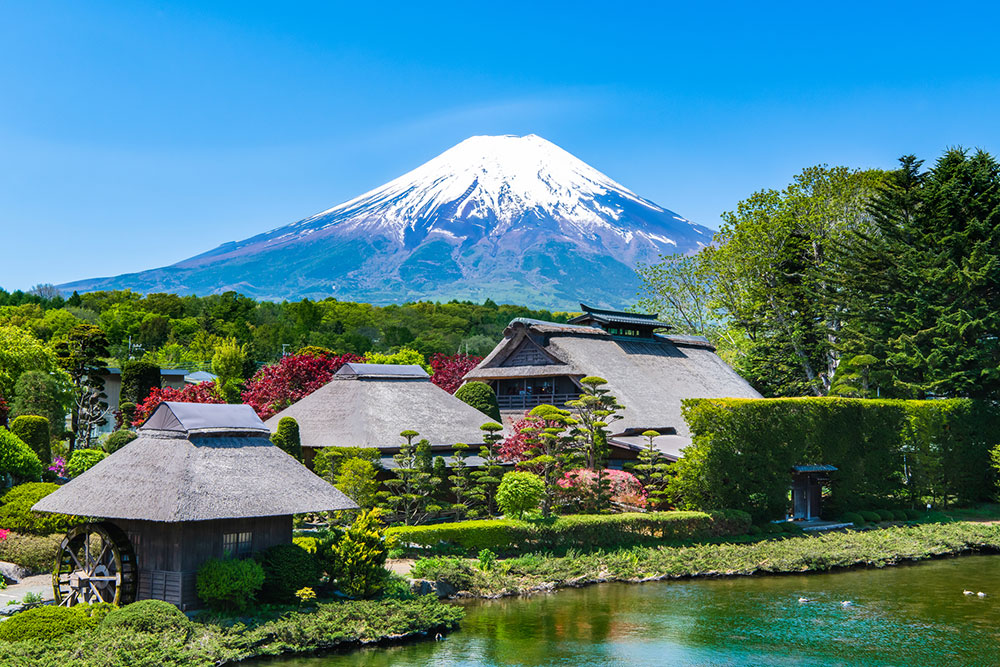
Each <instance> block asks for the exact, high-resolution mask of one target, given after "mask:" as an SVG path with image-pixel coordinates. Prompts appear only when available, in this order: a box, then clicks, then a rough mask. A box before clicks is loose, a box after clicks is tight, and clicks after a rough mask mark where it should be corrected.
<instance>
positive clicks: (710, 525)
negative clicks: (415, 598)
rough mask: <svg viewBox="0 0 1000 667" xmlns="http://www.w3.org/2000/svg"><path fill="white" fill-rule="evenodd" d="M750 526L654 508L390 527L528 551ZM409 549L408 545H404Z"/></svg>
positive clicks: (743, 518)
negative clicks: (649, 510) (645, 510)
mask: <svg viewBox="0 0 1000 667" xmlns="http://www.w3.org/2000/svg"><path fill="white" fill-rule="evenodd" d="M749 530H750V515H749V514H747V513H746V512H738V511H719V512H711V513H705V512H648V513H627V514H609V515H601V514H593V515H586V514H580V515H571V516H560V517H555V518H553V519H548V520H541V521H515V520H513V519H487V520H481V521H462V522H458V523H444V524H436V525H429V526H396V527H393V528H389V529H388V530H387V531H386V536H387V537H391V538H393V539H394V540H395V541H397V543H398V544H400V545H413V546H415V547H417V548H418V549H438V550H441V549H442V547H443V550H445V551H449V550H450V551H452V552H461V553H465V554H468V555H475V554H478V553H479V551H480V550H482V549H490V550H492V551H495V552H498V553H516V552H520V551H528V550H562V549H581V548H586V549H590V548H606V547H607V548H613V547H623V546H634V545H639V544H648V543H651V542H658V541H671V542H674V541H683V540H693V539H704V538H708V537H720V536H726V535H742V534H745V533H747V532H748V531H749ZM404 548H405V546H404Z"/></svg>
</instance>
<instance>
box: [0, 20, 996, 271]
mask: <svg viewBox="0 0 1000 667" xmlns="http://www.w3.org/2000/svg"><path fill="white" fill-rule="evenodd" d="M699 4H703V3H683V4H682V3H672V2H650V3H633V4H628V3H608V2H601V3H587V2H572V3H539V2H533V3H523V4H521V3H510V2H509V3H453V4H452V3H414V2H408V3H401V4H395V3H350V4H349V5H348V4H347V3H335V2H321V3H306V2H295V3H273V4H255V3H250V2H233V3H210V2H191V3H186V2H159V3H149V2H140V1H132V2H118V3H110V2H100V1H94V0H91V1H89V2H86V3H82V2H44V1H39V2H28V3H13V2H0V239H2V242H0V244H2V247H3V249H4V253H3V258H4V259H3V261H2V262H0V286H2V287H4V288H6V289H8V290H10V289H15V288H23V289H26V288H28V287H30V286H31V285H33V284H36V283H43V282H52V283H59V282H63V281H68V280H74V279H82V278H89V277H94V276H99V275H114V274H118V273H123V272H127V271H137V270H141V269H146V268H152V267H154V266H162V265H166V264H170V263H173V262H175V261H178V260H180V259H183V258H186V257H188V256H191V255H194V254H197V253H199V252H202V251H204V250H207V249H209V248H212V247H215V246H216V245H218V244H219V243H222V242H225V241H230V240H237V239H242V238H245V237H248V236H251V235H253V234H256V233H259V232H261V231H265V230H268V229H271V228H274V227H277V226H279V225H282V224H285V223H288V222H292V221H294V220H297V219H299V218H302V217H305V216H307V215H310V214H312V213H315V212H318V211H320V210H323V209H326V208H328V207H330V206H333V205H334V204H337V203H339V202H341V201H343V200H346V199H348V198H350V197H353V196H355V195H357V194H360V193H361V192H363V191H365V190H367V189H370V188H372V187H375V186H377V185H380V184H382V183H383V182H385V181H387V180H389V179H391V178H394V177H396V176H398V175H400V174H401V173H403V172H404V171H407V170H409V169H411V168H413V167H416V166H417V165H419V164H421V163H422V162H424V161H426V160H427V159H430V158H431V157H433V156H435V155H437V154H438V153H440V152H442V151H444V150H445V149H447V148H449V147H450V146H452V145H454V144H456V143H458V142H459V141H461V140H462V139H464V138H466V137H468V136H470V135H473V134H508V133H509V134H527V133H531V132H533V133H536V134H539V135H541V136H543V137H545V138H547V139H549V140H550V141H553V142H555V143H557V144H559V145H560V146H562V147H563V148H565V149H566V150H568V151H570V152H571V153H574V154H575V155H577V156H578V157H580V158H581V159H583V160H584V161H586V162H588V163H590V164H592V165H593V166H594V167H596V168H598V169H600V170H601V171H603V172H605V173H606V174H608V175H609V176H611V177H612V178H614V179H616V180H618V181H620V182H622V183H623V184H625V185H626V186H628V187H629V188H631V189H633V190H635V191H636V192H637V193H639V194H640V195H642V196H645V197H647V198H650V199H652V200H654V201H656V202H657V203H659V204H661V205H663V206H667V207H669V208H671V209H673V210H675V211H677V212H678V213H680V214H682V215H684V216H686V217H688V218H690V219H692V220H695V221H698V222H701V223H703V224H706V225H708V226H710V227H713V228H714V227H717V225H718V222H719V213H720V212H722V211H725V210H730V209H732V208H734V207H735V204H736V202H738V201H739V200H740V199H742V198H744V197H746V196H747V195H749V194H750V193H752V192H753V191H755V190H758V189H761V188H766V187H782V186H783V185H785V184H786V183H787V182H788V181H789V180H790V178H791V177H792V176H793V175H794V174H795V173H796V172H797V171H799V170H801V169H802V168H803V167H806V166H809V165H813V164H819V163H827V164H845V165H849V166H856V167H892V166H893V165H894V164H895V160H896V159H897V158H898V157H899V156H900V155H902V154H904V153H916V154H917V155H918V156H920V157H923V158H925V159H928V160H933V159H934V158H936V157H937V156H938V155H940V153H941V152H942V151H943V150H944V149H945V148H946V147H949V146H955V145H964V146H969V147H981V148H985V149H987V150H989V151H991V152H993V153H1000V123H998V118H1000V56H998V55H997V51H996V35H995V29H996V26H997V25H998V19H1000V16H998V14H1000V11H998V10H997V9H995V8H994V6H993V5H992V4H987V3H982V4H966V3H961V2H949V3H940V2H938V3H933V4H931V3H928V4H920V3H888V2H883V3H871V2H868V3H838V4H836V5H833V4H829V3H801V2H800V3H788V4H783V3H732V4H727V3H712V4H711V6H710V8H707V9H700V8H698V7H696V6H695V5H699ZM361 5H365V6H364V7H362V6H361ZM432 7H433V8H432Z"/></svg>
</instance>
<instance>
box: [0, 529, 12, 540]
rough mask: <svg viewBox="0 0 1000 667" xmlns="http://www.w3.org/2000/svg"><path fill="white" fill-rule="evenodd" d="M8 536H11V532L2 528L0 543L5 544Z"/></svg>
mask: <svg viewBox="0 0 1000 667" xmlns="http://www.w3.org/2000/svg"><path fill="white" fill-rule="evenodd" d="M8 535H10V531H9V530H6V529H4V528H0V542H3V541H4V540H6V539H7V536H8Z"/></svg>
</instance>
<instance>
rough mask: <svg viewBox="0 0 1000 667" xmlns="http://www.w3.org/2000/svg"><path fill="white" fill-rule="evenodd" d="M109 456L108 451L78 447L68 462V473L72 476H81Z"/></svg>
mask: <svg viewBox="0 0 1000 667" xmlns="http://www.w3.org/2000/svg"><path fill="white" fill-rule="evenodd" d="M107 456H108V453H107V452H102V451H101V450H99V449H78V450H76V451H74V452H73V453H72V454H71V455H70V457H69V462H68V463H67V464H66V474H67V475H69V476H70V477H79V476H80V475H82V474H83V473H85V472H87V471H88V470H90V469H91V468H93V467H94V466H95V465H97V464H98V463H100V462H101V461H103V460H104V459H105V458H106V457H107Z"/></svg>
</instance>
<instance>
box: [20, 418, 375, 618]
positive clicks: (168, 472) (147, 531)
mask: <svg viewBox="0 0 1000 667" xmlns="http://www.w3.org/2000/svg"><path fill="white" fill-rule="evenodd" d="M138 432H139V437H138V438H137V439H136V440H133V441H132V442H130V443H129V444H128V445H126V446H125V447H123V448H122V449H120V450H118V451H117V452H115V453H114V454H112V455H111V456H109V457H107V458H106V459H104V460H103V461H101V462H100V463H98V464H97V465H96V466H94V467H93V468H91V469H90V470H88V471H87V472H85V473H83V474H82V475H80V476H79V477H77V478H76V479H74V480H72V481H71V482H69V483H67V484H66V485H64V486H62V487H60V488H59V489H58V490H56V491H55V492H53V493H52V494H50V495H48V496H46V497H45V498H43V499H42V500H40V501H39V502H38V503H36V504H35V506H34V508H33V509H34V510H36V511H39V512H54V513H60V514H73V515H78V516H86V517H96V518H95V519H94V520H93V522H92V523H88V524H85V525H82V526H77V527H75V528H73V529H72V530H70V532H69V533H68V534H67V536H66V538H65V539H64V540H63V542H62V546H61V551H60V556H59V560H58V567H57V568H56V570H55V572H54V573H53V587H54V589H55V596H56V601H57V603H58V604H61V605H73V604H76V603H77V602H98V601H104V602H114V603H116V604H119V605H121V604H127V603H129V602H133V601H135V600H146V599H156V600H166V601H167V602H171V603H173V604H175V605H177V606H178V607H180V608H181V609H191V608H195V607H197V606H199V601H198V597H197V594H196V592H195V577H196V574H197V571H198V568H199V567H200V566H201V565H202V564H203V563H205V561H207V560H209V559H211V558H222V557H224V556H231V557H235V558H242V557H246V556H249V555H250V554H252V553H254V552H257V551H261V550H263V549H266V548H268V547H270V546H273V545H275V544H286V543H290V542H291V541H292V515H293V514H302V513H308V512H320V511H332V510H343V509H353V508H356V507H357V505H355V503H354V502H353V501H352V500H351V499H350V498H348V497H347V496H345V495H344V494H343V493H341V492H340V491H338V490H337V489H335V488H334V487H333V486H331V485H330V484H328V483H327V482H325V481H324V480H323V479H321V478H319V477H317V476H316V475H314V474H313V473H312V472H310V471H309V470H308V469H307V468H306V467H305V466H303V465H302V464H301V463H299V462H298V461H297V460H295V459H294V458H293V457H291V456H289V455H288V454H286V453H285V452H284V451H282V450H281V449H279V448H278V447H276V446H274V445H273V444H271V442H270V440H269V439H268V437H269V435H270V433H269V431H268V429H267V427H266V426H264V423H263V422H262V421H261V420H260V418H258V417H257V415H256V414H255V413H254V411H253V409H252V408H250V406H247V405H203V404H194V403H169V402H168V403H161V404H160V405H159V406H158V407H157V408H156V409H155V410H154V411H153V413H152V414H151V415H150V416H149V418H148V419H147V420H146V422H145V423H144V424H143V425H142V426H141V427H139V431H138Z"/></svg>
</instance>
